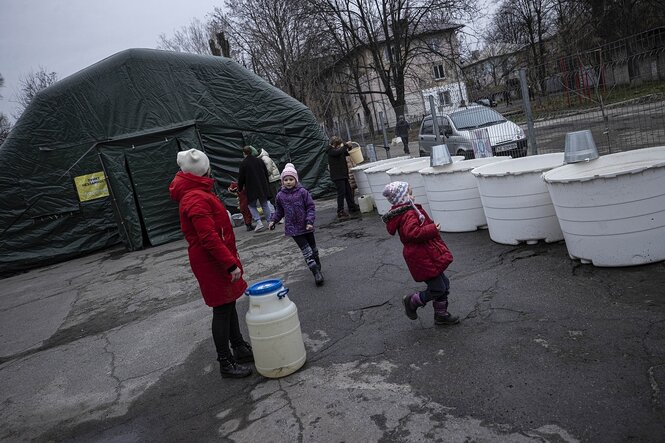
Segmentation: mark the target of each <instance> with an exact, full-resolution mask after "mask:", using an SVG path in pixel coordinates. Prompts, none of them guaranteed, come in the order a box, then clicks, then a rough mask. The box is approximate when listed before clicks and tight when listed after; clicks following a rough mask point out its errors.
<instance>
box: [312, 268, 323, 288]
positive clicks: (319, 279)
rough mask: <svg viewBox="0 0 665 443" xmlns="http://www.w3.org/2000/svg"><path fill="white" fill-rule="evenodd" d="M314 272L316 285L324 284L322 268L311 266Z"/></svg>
mask: <svg viewBox="0 0 665 443" xmlns="http://www.w3.org/2000/svg"><path fill="white" fill-rule="evenodd" d="M310 270H311V271H312V274H314V282H315V283H316V286H321V285H322V284H323V274H321V269H319V267H318V266H316V267H314V268H310Z"/></svg>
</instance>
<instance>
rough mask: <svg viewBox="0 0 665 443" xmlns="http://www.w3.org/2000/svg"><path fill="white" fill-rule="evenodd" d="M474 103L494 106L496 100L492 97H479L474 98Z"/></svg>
mask: <svg viewBox="0 0 665 443" xmlns="http://www.w3.org/2000/svg"><path fill="white" fill-rule="evenodd" d="M476 103H478V104H479V105H483V106H487V107H489V108H495V107H496V101H495V100H494V99H493V98H480V99H478V100H476Z"/></svg>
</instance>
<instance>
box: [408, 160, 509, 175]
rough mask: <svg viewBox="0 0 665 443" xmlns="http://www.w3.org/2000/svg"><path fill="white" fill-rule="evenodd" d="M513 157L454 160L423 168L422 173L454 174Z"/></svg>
mask: <svg viewBox="0 0 665 443" xmlns="http://www.w3.org/2000/svg"><path fill="white" fill-rule="evenodd" d="M511 159H512V157H510V156H506V157H503V156H502V157H499V156H497V157H484V158H474V159H471V160H464V161H461V162H453V163H450V164H448V165H443V166H430V167H428V168H425V169H421V170H420V171H418V172H420V174H421V175H435V174H454V173H457V172H465V173H466V172H469V171H471V170H472V169H475V168H477V167H478V166H481V165H485V164H488V163H495V162H501V161H508V160H511Z"/></svg>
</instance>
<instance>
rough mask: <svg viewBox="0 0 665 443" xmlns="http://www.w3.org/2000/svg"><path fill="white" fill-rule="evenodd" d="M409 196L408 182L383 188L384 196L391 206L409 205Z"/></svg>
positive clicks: (390, 184) (393, 183) (395, 183)
mask: <svg viewBox="0 0 665 443" xmlns="http://www.w3.org/2000/svg"><path fill="white" fill-rule="evenodd" d="M408 195H409V184H408V183H407V182H392V183H388V184H387V185H386V187H385V188H383V196H384V197H385V198H386V200H388V201H389V202H390V204H391V205H401V204H404V203H408V202H409V201H410V200H409V197H408Z"/></svg>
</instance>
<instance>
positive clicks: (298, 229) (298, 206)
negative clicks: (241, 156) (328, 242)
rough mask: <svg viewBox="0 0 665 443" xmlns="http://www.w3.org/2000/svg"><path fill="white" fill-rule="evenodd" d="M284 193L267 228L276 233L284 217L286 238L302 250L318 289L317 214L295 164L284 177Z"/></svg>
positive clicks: (319, 269)
mask: <svg viewBox="0 0 665 443" xmlns="http://www.w3.org/2000/svg"><path fill="white" fill-rule="evenodd" d="M281 179H282V189H281V190H280V191H279V192H278V193H277V197H276V198H275V212H274V213H273V214H272V216H271V218H270V223H269V224H268V228H269V229H270V230H273V229H275V223H278V222H279V221H280V220H281V219H282V217H284V235H286V236H288V237H293V240H295V242H296V244H297V245H298V247H299V248H300V251H301V252H302V255H303V257H305V262H306V263H307V267H308V268H309V270H310V271H312V274H314V281H315V282H316V286H321V285H322V284H323V274H321V260H319V250H318V249H317V248H316V239H315V238H314V220H315V218H316V211H315V208H314V200H312V196H311V194H310V193H309V191H308V190H307V189H305V188H303V187H302V185H301V184H300V183H299V182H298V171H296V168H295V167H294V166H293V164H292V163H287V164H286V166H284V170H283V171H282V174H281Z"/></svg>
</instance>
